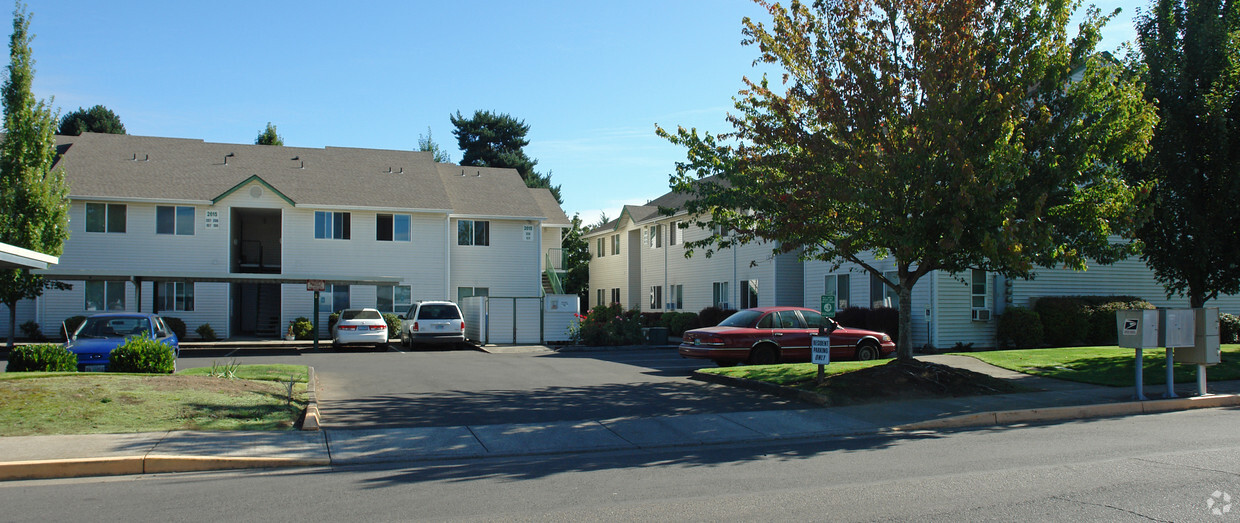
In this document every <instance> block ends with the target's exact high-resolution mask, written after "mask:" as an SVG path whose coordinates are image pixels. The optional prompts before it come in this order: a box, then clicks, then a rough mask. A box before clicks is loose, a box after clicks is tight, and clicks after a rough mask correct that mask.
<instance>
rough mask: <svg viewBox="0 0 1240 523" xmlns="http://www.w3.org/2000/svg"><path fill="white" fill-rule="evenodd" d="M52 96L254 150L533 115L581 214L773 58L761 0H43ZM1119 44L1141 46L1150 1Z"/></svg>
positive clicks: (1123, 21)
mask: <svg viewBox="0 0 1240 523" xmlns="http://www.w3.org/2000/svg"><path fill="white" fill-rule="evenodd" d="M27 1H28V10H29V12H30V13H31V15H32V16H31V32H33V33H34V34H35V35H36V37H35V40H34V42H33V44H32V47H33V49H34V57H35V60H36V65H35V67H36V74H35V85H34V88H35V94H36V96H39V97H40V98H44V99H46V98H48V97H54V106H55V107H57V108H59V109H60V110H61V112H62V113H64V112H68V111H71V110H74V109H76V108H78V107H90V106H92V105H95V104H103V105H105V106H107V107H108V108H109V109H112V110H113V111H115V112H116V113H117V114H118V115H120V117H121V121H122V122H124V124H125V127H126V129H127V130H128V131H129V133H130V134H136V135H146V136H167V137H179V138H197V139H204V140H206V141H209V142H225V143H253V141H254V138H255V137H256V136H257V135H258V133H259V132H260V131H261V130H262V129H263V127H265V126H266V124H267V122H269V121H270V122H272V123H273V124H275V125H276V126H277V127H278V129H279V133H280V135H281V136H283V137H284V142H285V144H286V145H289V146H298V147H323V146H328V145H330V146H340V147H366V148H377V149H413V148H415V147H416V145H417V140H418V136H419V135H420V134H422V135H424V134H426V132H427V128H428V127H429V128H430V130H431V132H432V134H433V137H434V139H435V141H436V142H438V143H439V144H440V145H442V146H444V147H446V148H447V149H448V150H449V151H450V152H451V153H452V157H453V160H454V161H458V160H460V152H459V151H458V150H457V147H456V140H455V138H454V137H453V136H452V134H451V131H452V124H451V123H450V122H449V120H448V116H449V115H450V114H453V113H455V112H456V111H460V112H461V113H463V114H466V115H469V114H472V113H473V112H474V111H475V110H478V109H485V110H492V111H497V112H502V113H508V114H511V115H513V116H515V117H517V118H520V119H523V120H525V122H526V123H527V124H529V125H530V127H531V130H530V133H529V136H528V138H529V139H530V145H529V146H528V147H527V148H526V152H527V153H528V154H529V155H530V156H531V157H533V158H535V159H537V160H538V166H537V168H538V169H539V170H540V171H543V172H546V171H548V170H550V171H551V172H552V182H553V183H557V184H560V185H561V186H562V187H563V196H564V209H565V211H566V212H567V213H568V214H569V215H570V216H571V215H572V214H573V213H580V214H581V216H582V218H583V219H584V220H585V221H586V222H587V223H592V222H594V221H596V220H597V219H598V217H599V213H600V212H606V213H607V214H608V216H610V217H615V216H616V215H617V214H618V210H619V208H620V206H621V205H625V204H641V203H645V202H646V201H648V200H650V199H652V198H655V197H657V196H659V195H661V194H663V193H665V192H667V190H668V189H667V187H668V177H669V175H670V173H671V172H672V171H673V169H674V165H675V162H676V161H677V160H681V159H683V158H684V152H683V150H682V149H679V148H677V147H674V146H672V145H670V144H668V143H667V142H665V141H663V140H661V139H659V138H658V137H657V136H655V134H654V127H655V124H656V123H657V124H659V125H662V126H664V127H668V128H672V129H674V128H675V127H676V126H677V125H683V126H685V127H697V128H699V129H702V130H709V131H711V132H721V131H726V130H727V129H728V126H727V123H726V121H725V119H724V118H725V115H726V114H727V112H728V110H730V109H731V108H732V97H733V96H734V95H735V94H736V91H737V90H738V89H739V88H740V87H741V77H742V76H744V75H755V74H756V73H755V70H754V69H753V68H752V66H751V63H752V61H753V59H754V57H755V56H756V53H755V51H754V50H753V49H751V48H746V47H743V46H741V45H740V40H741V33H740V31H741V19H742V18H744V17H745V16H750V17H753V18H755V19H763V16H762V15H763V11H762V9H761V8H760V7H759V6H758V5H756V4H754V3H753V2H752V1H750V0H629V1H626V2H590V1H586V2H582V1H579V0H571V1H542V0H535V1H532V2H512V1H507V0H505V1H490V0H473V1H471V0H461V1H448V2H444V1H438V2H423V1H390V2H389V1H382V2H381V1H367V0H359V1H356V2H338V1H337V2H329V1H317V0H306V1H296V2H294V1H265V0H250V1H246V2H239V1H233V0H212V1H208V2H169V1H166V0H163V1H121V0H118V1H109V2H98V1H94V0H91V1H85V0H27ZM1098 5H1099V6H1100V7H1103V8H1104V9H1105V10H1107V11H1109V10H1110V9H1113V8H1114V7H1122V8H1123V9H1124V13H1123V14H1122V15H1120V16H1119V17H1118V18H1117V19H1116V20H1113V21H1112V22H1111V24H1110V25H1109V26H1108V28H1109V30H1108V33H1107V35H1106V40H1105V41H1104V42H1103V46H1102V47H1103V48H1104V49H1113V48H1115V47H1116V46H1118V45H1119V44H1120V43H1121V42H1123V41H1126V40H1130V39H1132V36H1133V31H1132V15H1133V13H1134V9H1133V7H1134V6H1137V5H1141V6H1144V5H1146V4H1145V2H1134V1H1131V0H1130V1H1126V2H1125V1H1114V0H1111V1H1107V2H1098Z"/></svg>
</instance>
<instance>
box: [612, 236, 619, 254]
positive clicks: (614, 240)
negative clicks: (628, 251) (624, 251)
mask: <svg viewBox="0 0 1240 523" xmlns="http://www.w3.org/2000/svg"><path fill="white" fill-rule="evenodd" d="M617 254H620V235H619V234H613V235H611V255H612V256H615V255H617Z"/></svg>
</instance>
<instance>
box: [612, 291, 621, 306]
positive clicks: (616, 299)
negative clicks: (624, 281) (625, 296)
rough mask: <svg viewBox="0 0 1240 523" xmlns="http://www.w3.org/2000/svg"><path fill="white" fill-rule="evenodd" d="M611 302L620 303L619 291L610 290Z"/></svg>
mask: <svg viewBox="0 0 1240 523" xmlns="http://www.w3.org/2000/svg"><path fill="white" fill-rule="evenodd" d="M611 302H612V303H620V289H618V288H617V289H612V290H611Z"/></svg>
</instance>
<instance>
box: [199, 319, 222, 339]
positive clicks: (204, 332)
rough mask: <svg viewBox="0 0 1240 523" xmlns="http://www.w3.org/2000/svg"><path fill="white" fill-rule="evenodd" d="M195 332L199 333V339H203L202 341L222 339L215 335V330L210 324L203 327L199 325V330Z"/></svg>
mask: <svg viewBox="0 0 1240 523" xmlns="http://www.w3.org/2000/svg"><path fill="white" fill-rule="evenodd" d="M194 332H197V333H198V338H199V339H201V340H202V341H215V340H218V339H220V338H219V336H216V335H215V329H212V328H211V324H210V323H204V324H202V325H199V326H198V329H197V330H195V331H194Z"/></svg>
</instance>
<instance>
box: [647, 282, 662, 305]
mask: <svg viewBox="0 0 1240 523" xmlns="http://www.w3.org/2000/svg"><path fill="white" fill-rule="evenodd" d="M650 308H651V309H662V308H663V286H662V285H655V286H654V287H651V288H650Z"/></svg>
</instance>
